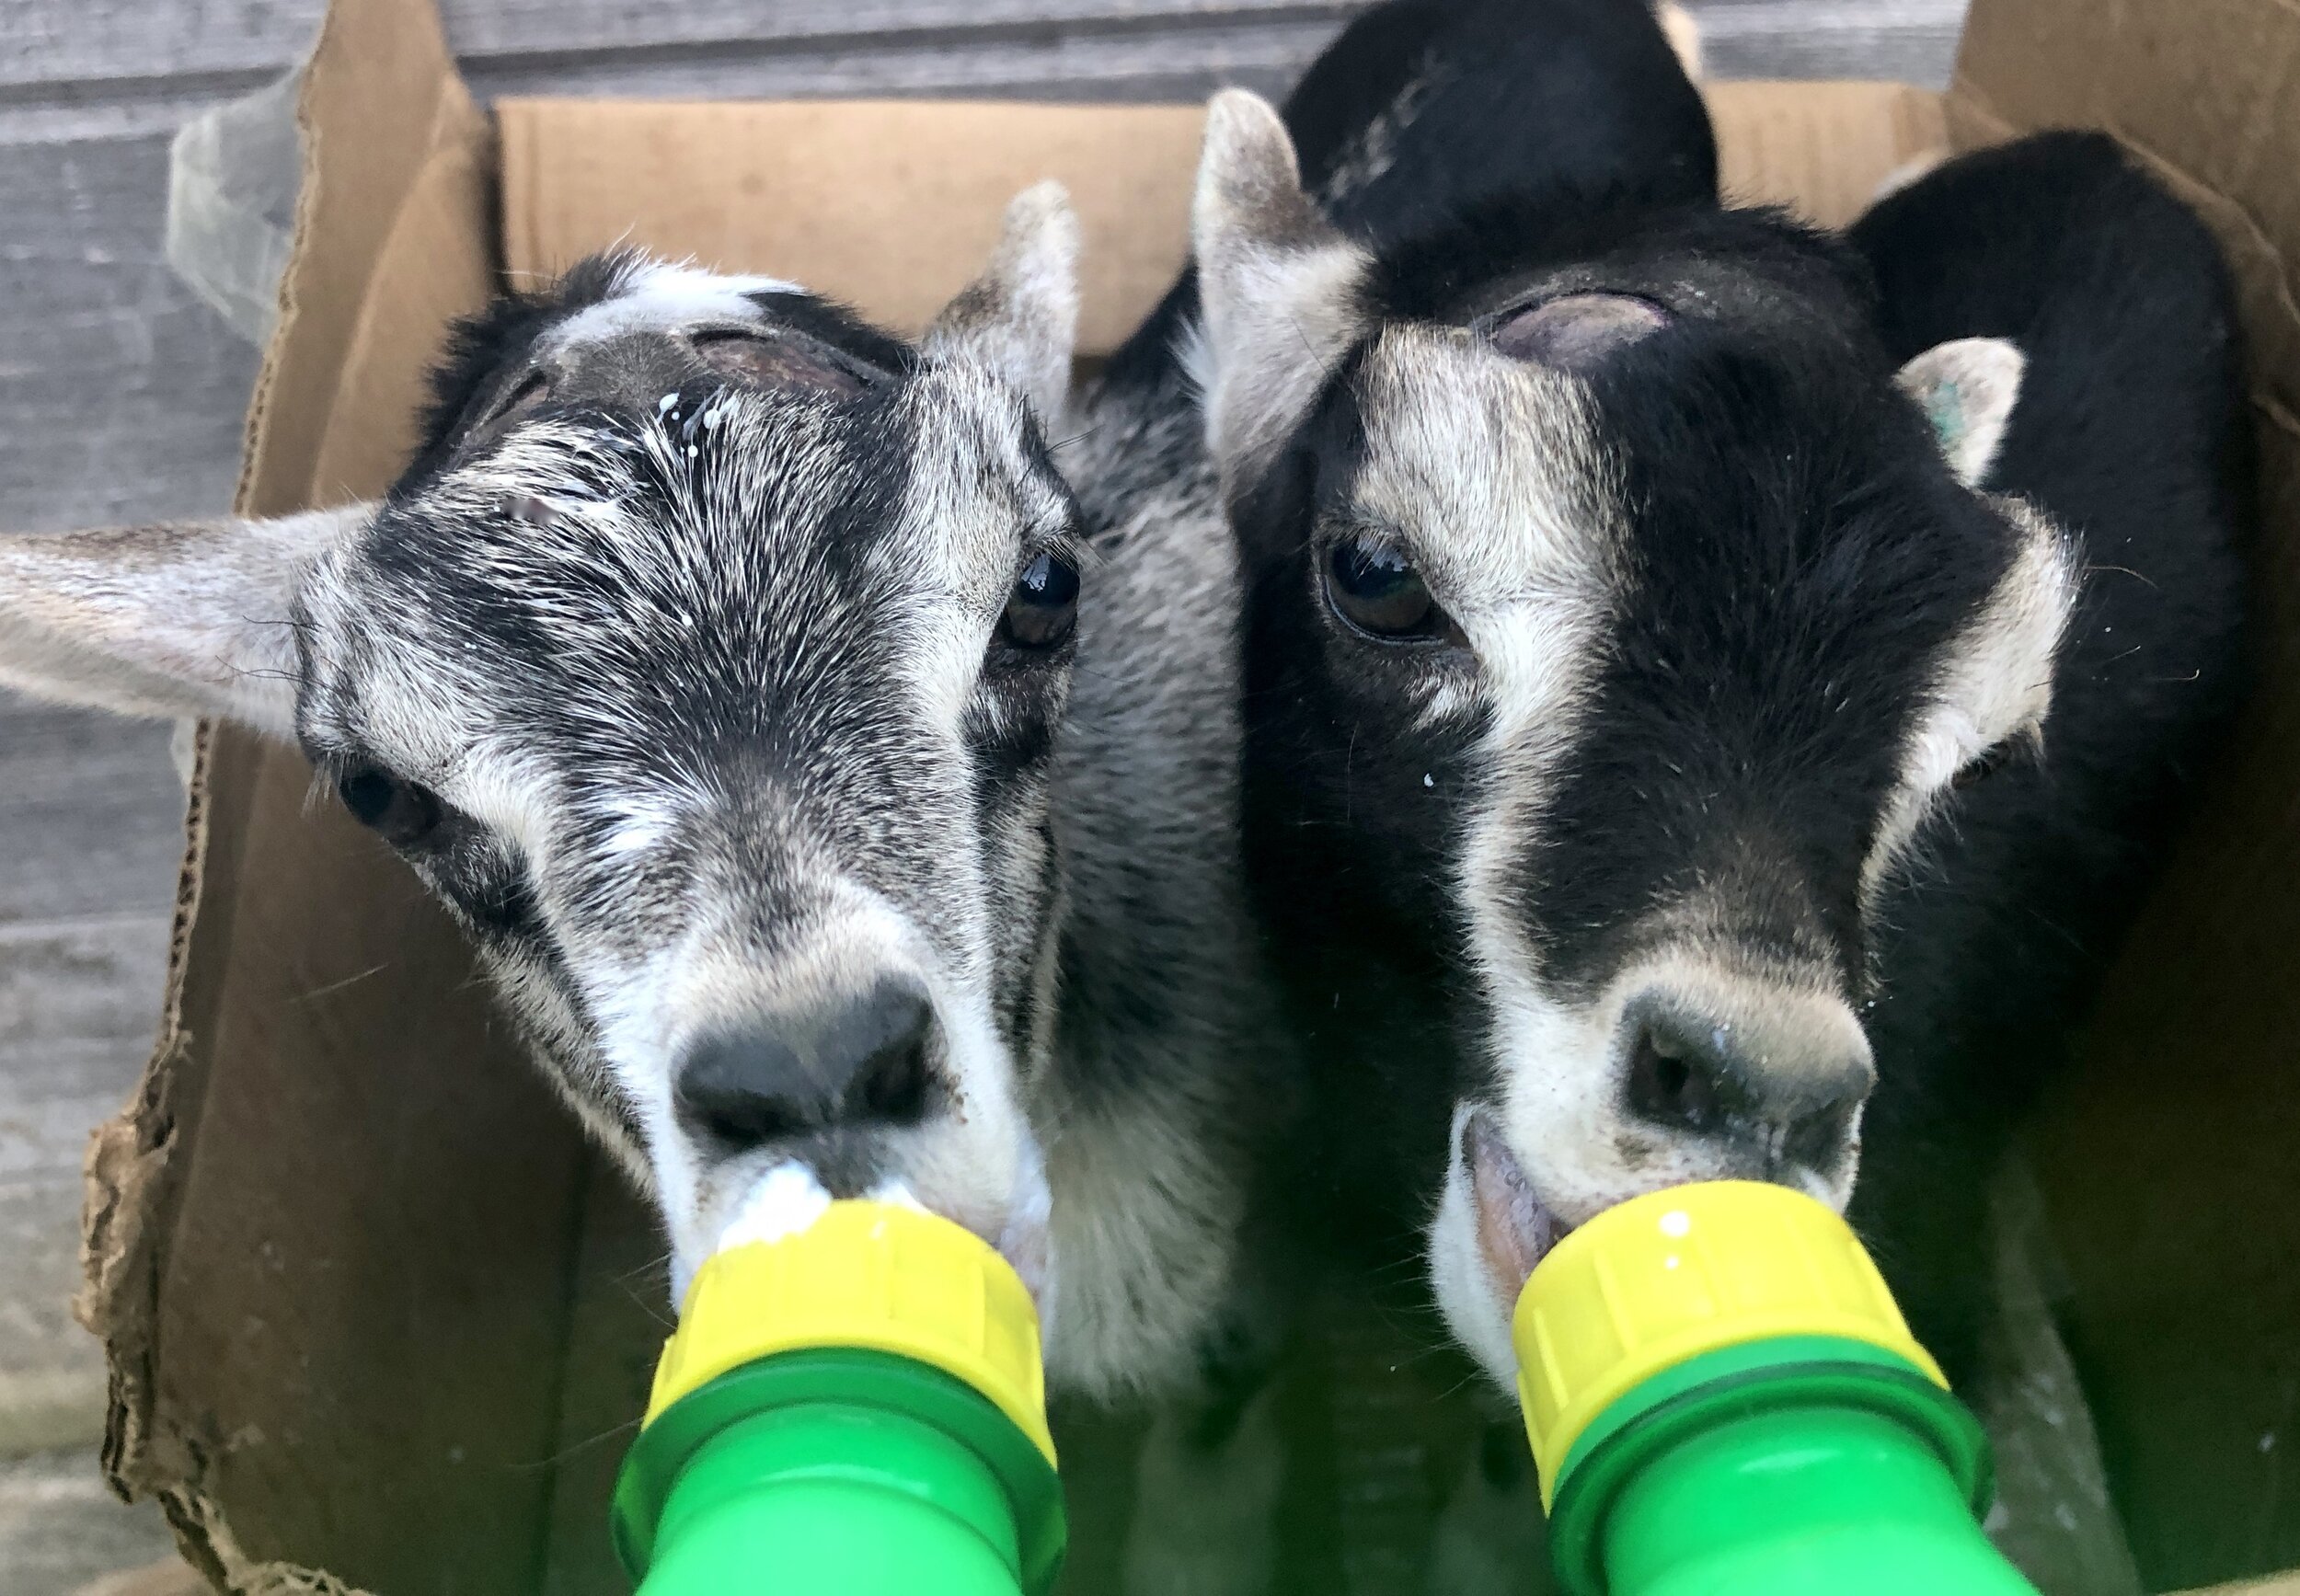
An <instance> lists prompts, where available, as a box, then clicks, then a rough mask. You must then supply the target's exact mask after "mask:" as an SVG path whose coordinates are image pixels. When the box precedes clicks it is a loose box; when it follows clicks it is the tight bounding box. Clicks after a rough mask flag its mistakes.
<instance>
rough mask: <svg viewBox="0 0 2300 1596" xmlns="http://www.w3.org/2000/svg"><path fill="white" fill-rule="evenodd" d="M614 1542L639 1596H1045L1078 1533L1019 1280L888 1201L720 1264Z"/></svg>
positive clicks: (703, 1285) (703, 1275)
mask: <svg viewBox="0 0 2300 1596" xmlns="http://www.w3.org/2000/svg"><path fill="white" fill-rule="evenodd" d="M614 1530H615V1550H616V1552H617V1553H618V1555H619V1556H621V1557H622V1559H623V1565H624V1567H625V1569H626V1570H627V1572H628V1573H629V1574H630V1575H631V1577H632V1579H634V1580H635V1581H638V1587H639V1590H640V1593H641V1596H751V1593H753V1592H759V1593H765V1592H768V1591H774V1592H776V1593H778V1596H921V1593H925V1592H935V1593H937V1596H1043V1593H1044V1592H1045V1591H1046V1590H1048V1589H1049V1588H1050V1587H1052V1584H1053V1581H1054V1577H1055V1575H1056V1573H1058V1572H1059V1571H1060V1568H1061V1566H1062V1556H1063V1547H1064V1533H1065V1529H1064V1514H1063V1498H1062V1487H1061V1484H1060V1482H1059V1480H1058V1479H1057V1478H1056V1475H1055V1472H1054V1446H1053V1441H1052V1438H1051V1437H1050V1436H1049V1435H1048V1433H1047V1429H1046V1397H1045V1387H1044V1376H1043V1372H1042V1370H1041V1362H1040V1358H1039V1345H1038V1320H1037V1315H1036V1313H1035V1310H1034V1309H1033V1308H1032V1306H1031V1304H1030V1300H1029V1293H1028V1292H1026V1291H1025V1290H1024V1289H1023V1286H1022V1282H1021V1281H1020V1280H1018V1278H1016V1276H1015V1274H1014V1271H1013V1270H1012V1269H1009V1268H1008V1267H1007V1265H1006V1261H1005V1260H1004V1259H1003V1258H1001V1257H998V1255H997V1254H996V1253H995V1252H994V1251H993V1250H992V1249H991V1248H990V1247H988V1246H985V1245H984V1244H983V1242H982V1241H980V1240H978V1239H977V1238H976V1237H974V1236H973V1235H972V1234H970V1233H968V1232H967V1231H965V1230H962V1229H960V1227H959V1226H957V1225H955V1224H951V1223H949V1222H948V1221H946V1220H941V1219H937V1218H935V1217H933V1216H932V1215H929V1214H925V1213H921V1212H918V1211H915V1210H913V1209H906V1208H899V1207H893V1206H890V1205H886V1204H880V1203H872V1202H834V1203H833V1204H831V1205H830V1207H829V1208H828V1209H827V1210H826V1211H824V1212H823V1213H822V1216H821V1217H820V1218H818V1219H817V1220H816V1221H815V1222H814V1223H812V1224H811V1225H810V1226H809V1227H807V1228H806V1229H805V1230H802V1231H800V1232H799V1233H797V1234H793V1235H790V1236H788V1237H785V1238H783V1239H782V1240H780V1241H776V1242H771V1243H767V1242H760V1243H751V1244H748V1245H745V1246H739V1247H735V1248H731V1249H730V1250H728V1251H726V1252H722V1253H720V1254H719V1255H718V1256H717V1257H713V1258H712V1259H710V1261H709V1262H707V1264H705V1265H704V1267H703V1269H702V1270H701V1271H700V1272H699V1273H698V1274H697V1275H696V1281H695V1284H694V1286H693V1288H692V1289H691V1290H690V1292H689V1293H688V1297H687V1301H686V1304H685V1307H684V1311H683V1312H682V1314H681V1315H680V1321H679V1328H678V1331H677V1333H676V1334H675V1335H673V1337H672V1338H671V1341H670V1343H669V1344H668V1345H667V1346H666V1347H665V1348H664V1349H663V1356H662V1361H661V1364H660V1365H659V1366H658V1367H657V1370H656V1374H655V1393H654V1398H653V1400H652V1402H650V1405H649V1408H648V1417H647V1420H646V1422H645V1424H644V1425H643V1426H642V1428H641V1429H640V1431H639V1437H638V1441H635V1442H633V1443H632V1447H631V1450H630V1452H629V1454H628V1455H627V1457H626V1458H625V1459H624V1464H623V1471H622V1474H621V1475H620V1476H619V1477H618V1479H617V1480H616V1484H615V1507H614Z"/></svg>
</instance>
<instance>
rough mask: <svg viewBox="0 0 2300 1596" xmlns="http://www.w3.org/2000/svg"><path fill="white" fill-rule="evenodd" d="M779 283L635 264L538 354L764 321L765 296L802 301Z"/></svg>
mask: <svg viewBox="0 0 2300 1596" xmlns="http://www.w3.org/2000/svg"><path fill="white" fill-rule="evenodd" d="M805 293H806V291H805V290H804V289H802V288H800V287H799V285H798V284H797V283H795V282H786V281H783V280H781V279H780V278H773V277H746V276H732V275H728V274H725V273H721V272H716V271H707V270H703V269H701V268H700V267H696V266H693V265H690V264H686V263H684V262H678V261H666V260H648V259H642V260H638V261H636V262H634V263H632V264H630V265H628V266H627V267H625V268H623V269H622V270H621V271H620V272H619V273H618V275H617V278H616V281H615V289H614V291H613V292H612V293H608V294H607V295H606V296H605V297H604V298H602V299H600V300H598V301H597V302H596V303H594V304H586V305H584V306H583V307H582V308H581V309H580V310H577V311H575V312H573V313H572V314H570V315H569V316H565V317H563V318H562V319H560V320H559V321H558V322H556V323H554V324H553V325H552V326H551V327H549V328H547V329H546V331H545V332H544V334H543V335H542V337H541V338H540V339H537V351H538V352H539V353H542V354H546V355H549V354H557V353H560V352H563V351H565V350H569V349H574V348H578V347H580V346H582V345H585V344H592V343H602V342H604V341H606V340H607V339H613V338H618V337H621V336H624V335H627V334H630V333H635V332H671V331H675V330H677V329H679V328H682V327H693V326H695V325H696V324H698V323H705V322H711V321H731V322H756V321H759V320H761V319H763V312H762V306H761V304H760V303H759V301H760V297H761V296H771V295H801V296H803V295H804V294H805Z"/></svg>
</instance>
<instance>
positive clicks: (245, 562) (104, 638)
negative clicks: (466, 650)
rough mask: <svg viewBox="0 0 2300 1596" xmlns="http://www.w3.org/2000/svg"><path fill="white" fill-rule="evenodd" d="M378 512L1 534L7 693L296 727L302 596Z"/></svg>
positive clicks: (274, 728) (2, 670)
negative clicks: (321, 562) (322, 560)
mask: <svg viewBox="0 0 2300 1596" xmlns="http://www.w3.org/2000/svg"><path fill="white" fill-rule="evenodd" d="M374 515H375V506H374V505H373V504H356V505H349V506H346V507H344V508H343V509H340V510H316V511H309V512H307V513H305V514H302V515H288V516H282V517H280V518H278V519H277V520H271V521H241V520H226V521H207V522H175V523H170V524H167V525H161V526H139V527H130V528H124V529H121V530H118V531H109V532H75V533H64V534H59V535H55V536H49V537H40V536H28V537H10V538H6V539H0V684H5V685H6V686H10V687H16V688H20V689H22V690H24V691H25V692H28V693H32V694H35V695H40V696H41V697H46V698H56V699H62V700H63V701H64V702H66V703H72V704H88V705H94V706H98V707H99V708H104V709H110V710H115V711H117V712H119V713H121V714H123V715H153V716H177V717H181V716H222V717H226V718H230V719H234V720H238V721H244V722H246V723H247V725H249V726H252V727H254V728H255V729H258V730H259V731H264V732H268V733H270V735H272V736H274V737H280V738H288V737H293V735H294V731H295V687H296V672H297V659H296V650H295V632H294V625H293V617H294V607H295V598H296V593H297V591H298V589H299V588H300V587H301V586H302V584H303V581H304V578H305V574H306V573H307V572H308V571H309V570H310V568H311V566H312V562H313V561H314V560H316V559H317V558H318V557H319V556H320V555H321V554H323V553H324V552H326V551H327V550H328V549H329V548H331V547H333V546H335V545H337V544H338V543H339V542H341V541H342V540H344V539H346V538H348V537H350V536H351V535H352V534H355V533H356V532H358V531H359V530H360V529H362V528H363V527H365V526H366V525H367V524H368V522H371V521H372V520H374Z"/></svg>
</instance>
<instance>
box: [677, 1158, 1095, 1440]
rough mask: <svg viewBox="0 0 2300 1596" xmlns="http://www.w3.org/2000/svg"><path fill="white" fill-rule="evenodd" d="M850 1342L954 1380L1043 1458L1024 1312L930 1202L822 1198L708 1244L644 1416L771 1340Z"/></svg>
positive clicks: (981, 1254) (979, 1252) (1021, 1293)
mask: <svg viewBox="0 0 2300 1596" xmlns="http://www.w3.org/2000/svg"><path fill="white" fill-rule="evenodd" d="M825 1347H854V1348H860V1349H866V1350H869V1351H874V1352H892V1353H895V1354H897V1355H899V1356H901V1357H904V1358H912V1359H915V1360H917V1361H919V1362H921V1363H926V1364H928V1365H930V1366H932V1367H934V1368H937V1369H939V1370H941V1371H942V1372H944V1373H946V1374H949V1375H951V1376H953V1377H955V1378H957V1379H959V1380H962V1381H964V1382H965V1383H966V1384H969V1385H971V1386H972V1387H973V1388H974V1389H975V1390H977V1391H979V1392H981V1393H982V1394H983V1395H984V1396H986V1397H988V1398H989V1399H990V1401H991V1403H992V1404H993V1406H995V1407H997V1408H998V1410H999V1411H1000V1412H1002V1413H1004V1414H1005V1415H1006V1417H1007V1418H1010V1419H1012V1420H1013V1421H1014V1422H1015V1425H1016V1426H1017V1428H1018V1429H1019V1430H1021V1431H1022V1432H1023V1434H1025V1435H1027V1436H1029V1438H1030V1440H1031V1441H1032V1442H1033V1443H1034V1444H1035V1445H1036V1446H1037V1447H1038V1449H1039V1451H1041V1452H1044V1453H1045V1454H1046V1459H1047V1461H1048V1462H1049V1463H1052V1462H1053V1461H1054V1439H1053V1437H1052V1435H1050V1434H1049V1433H1048V1432H1047V1428H1046V1371H1045V1366H1044V1365H1043V1363H1042V1362H1041V1360H1040V1356H1039V1338H1038V1311H1037V1309H1036V1308H1034V1307H1033V1306H1032V1305H1031V1303H1030V1293H1029V1291H1028V1290H1027V1289H1025V1287H1024V1286H1023V1284H1022V1280H1021V1277H1020V1276H1018V1275H1017V1274H1016V1273H1015V1272H1014V1269H1013V1268H1012V1266H1010V1265H1009V1264H1008V1263H1007V1262H1006V1259H1005V1258H1003V1257H999V1256H998V1254H997V1252H996V1251H995V1249H994V1248H992V1247H991V1246H990V1245H989V1244H988V1243H986V1242H984V1241H983V1239H982V1238H981V1237H980V1236H977V1235H975V1234H973V1233H972V1231H969V1230H967V1229H965V1228H963V1227H962V1226H960V1225H957V1224H953V1223H951V1222H950V1221H949V1220H947V1219H940V1218H937V1216H935V1215H934V1214H931V1213H922V1212H921V1211H918V1210H916V1209H914V1208H898V1207H895V1206H893V1205H891V1204H889V1203H883V1202H860V1201H845V1202H834V1203H832V1204H831V1205H830V1207H828V1208H827V1209H825V1210H823V1211H822V1216H821V1217H820V1218H818V1219H817V1220H816V1221H815V1222H814V1223H812V1224H811V1225H809V1226H808V1227H807V1228H806V1229H805V1230H802V1231H799V1232H798V1233H796V1234H791V1235H788V1236H785V1237H783V1238H782V1239H781V1240H779V1241H771V1242H764V1241H763V1242H747V1243H744V1244H743V1245H742V1246H734V1247H730V1248H728V1249H727V1250H726V1251H724V1252H720V1253H717V1254H714V1255H713V1256H712V1257H710V1259H709V1260H708V1261H707V1262H706V1263H705V1264H704V1265H703V1267H702V1269H700V1270H698V1271H697V1272H696V1277H695V1283H694V1284H693V1285H692V1286H691V1287H689V1288H688V1290H687V1299H686V1304H685V1307H684V1310H683V1311H682V1313H681V1315H680V1317H679V1327H678V1329H677V1330H676V1331H675V1332H674V1333H673V1335H672V1338H671V1339H670V1340H669V1341H668V1342H667V1343H666V1344H665V1345H664V1347H663V1350H662V1361H661V1362H660V1363H658V1364H657V1365H656V1366H655V1390H654V1395H653V1397H652V1399H651V1400H650V1402H649V1403H648V1406H647V1422H648V1423H650V1424H651V1423H653V1422H654V1420H655V1418H656V1416H657V1415H659V1414H661V1412H662V1411H663V1409H664V1408H666V1407H670V1406H671V1405H672V1404H673V1403H674V1402H676V1401H678V1400H679V1398H680V1397H682V1396H684V1395H687V1393H689V1392H691V1391H694V1390H696V1389H697V1388H698V1387H700V1386H703V1385H706V1384H709V1383H710V1382H711V1381H713V1380H716V1379H718V1378H719V1376H720V1375H721V1374H724V1373H726V1372H728V1371H729V1370H730V1369H735V1368H739V1367H741V1366H742V1365H743V1364H745V1363H749V1362H751V1361H753V1360H755V1359H759V1358H765V1357H768V1356H771V1355H772V1354H774V1353H776V1352H792V1351H797V1350H799V1349H803V1348H825Z"/></svg>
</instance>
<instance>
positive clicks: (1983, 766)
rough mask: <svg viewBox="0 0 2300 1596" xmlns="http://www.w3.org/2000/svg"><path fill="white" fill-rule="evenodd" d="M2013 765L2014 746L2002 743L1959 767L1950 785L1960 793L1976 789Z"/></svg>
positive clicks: (1951, 778) (1950, 778)
mask: <svg viewBox="0 0 2300 1596" xmlns="http://www.w3.org/2000/svg"><path fill="white" fill-rule="evenodd" d="M2011 763H2012V744H2011V743H2009V742H2000V743H1998V744H1996V745H1995V747H1994V748H1984V749H1983V750H1982V751H1981V752H1978V753H1976V754H1974V755H1973V756H1972V758H1971V759H1968V760H1966V761H1965V762H1964V764H1961V765H1960V766H1958V768H1957V774H1956V775H1952V776H1950V777H1949V786H1950V787H1954V788H1955V789H1956V790H1957V791H1959V792H1963V791H1964V790H1965V789H1967V788H1968V787H1978V786H1980V785H1981V784H1982V783H1983V782H1984V781H1986V780H1987V779H1988V778H1989V777H1990V776H1993V775H1995V774H1996V773H1997V772H1998V771H2000V770H2002V769H2004V768H2005V766H2006V765H2007V764H2011Z"/></svg>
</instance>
